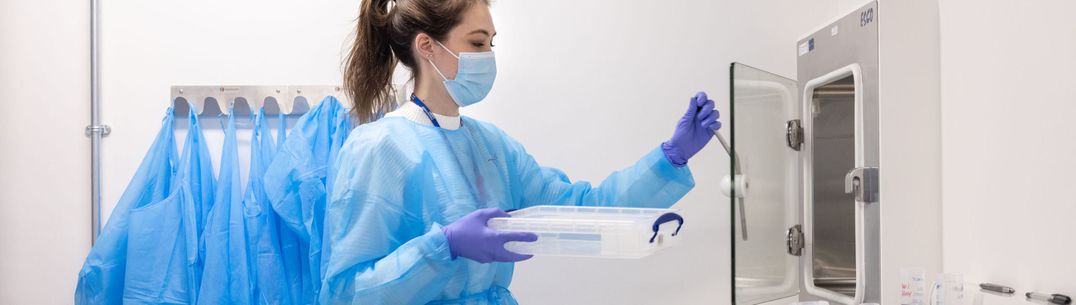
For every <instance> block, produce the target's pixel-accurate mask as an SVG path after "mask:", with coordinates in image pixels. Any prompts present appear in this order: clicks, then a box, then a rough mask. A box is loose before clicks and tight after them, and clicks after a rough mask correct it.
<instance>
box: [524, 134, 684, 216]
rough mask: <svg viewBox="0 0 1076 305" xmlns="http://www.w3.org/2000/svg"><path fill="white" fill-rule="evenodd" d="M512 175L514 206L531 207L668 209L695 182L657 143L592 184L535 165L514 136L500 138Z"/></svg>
mask: <svg viewBox="0 0 1076 305" xmlns="http://www.w3.org/2000/svg"><path fill="white" fill-rule="evenodd" d="M505 138H506V140H505V143H506V146H507V148H508V155H510V156H511V157H510V158H509V162H511V164H510V165H509V167H511V168H512V171H514V172H515V173H514V174H510V175H511V176H512V179H518V181H514V182H515V183H517V185H518V186H519V188H520V190H519V195H520V196H519V197H520V200H519V204H520V206H519V208H526V207H530V206H534V205H576V206H613V207H636V208H668V207H670V206H672V205H673V204H674V203H676V202H677V201H679V200H680V198H682V197H684V195H686V194H687V193H688V191H690V190H691V189H692V188H693V187H694V186H695V180H694V178H693V177H692V176H691V170H690V169H688V167H687V166H684V167H676V166H673V164H672V163H671V162H669V160H668V159H667V158H665V155H664V153H662V151H661V147H655V148H654V149H653V150H651V151H650V152H649V153H647V154H646V155H644V156H643V158H642V159H640V160H639V161H637V162H635V164H634V165H632V166H629V167H627V168H625V169H622V170H619V171H615V172H613V173H612V174H610V175H609V176H607V177H606V178H605V180H603V181H602V182H601V183H600V184H598V185H597V186H594V185H592V184H591V183H590V182H586V181H575V182H572V181H571V180H570V179H568V176H567V175H565V174H564V172H562V171H560V170H558V169H555V168H551V167H543V166H540V165H538V162H536V161H535V160H534V157H532V156H531V155H530V154H528V153H527V152H526V150H525V149H523V146H522V145H520V144H519V143H518V142H516V141H515V140H513V139H511V138H508V137H507V136H505Z"/></svg>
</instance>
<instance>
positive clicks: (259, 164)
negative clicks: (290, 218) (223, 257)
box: [243, 110, 298, 304]
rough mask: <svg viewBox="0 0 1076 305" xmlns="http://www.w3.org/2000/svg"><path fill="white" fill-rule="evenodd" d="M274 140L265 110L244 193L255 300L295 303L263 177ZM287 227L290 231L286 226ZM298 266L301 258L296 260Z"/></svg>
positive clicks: (259, 119)
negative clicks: (252, 262)
mask: <svg viewBox="0 0 1076 305" xmlns="http://www.w3.org/2000/svg"><path fill="white" fill-rule="evenodd" d="M275 149H276V143H274V140H273V137H272V135H271V134H270V133H269V128H268V126H267V124H266V122H265V112H264V110H262V111H259V113H258V115H257V117H255V118H254V126H253V130H252V132H251V140H250V178H248V179H247V190H246V194H245V195H244V196H243V208H244V210H245V214H246V217H247V219H246V224H247V234H249V237H248V238H249V241H250V247H251V252H252V255H253V256H254V265H253V267H254V269H253V273H254V279H255V283H254V287H255V289H254V300H255V303H257V304H293V303H292V302H293V299H292V297H291V290H290V286H289V285H290V284H291V283H289V282H288V274H287V270H286V267H285V266H286V263H287V262H285V261H284V254H283V250H282V247H281V246H282V244H281V239H280V238H281V235H280V229H281V228H280V227H279V226H278V225H279V220H278V219H277V216H276V212H274V211H273V208H272V206H271V205H270V204H269V199H268V198H266V196H265V185H264V184H263V183H262V176H263V175H264V174H265V170H266V168H268V167H269V162H271V161H272V156H273V154H274V153H275ZM284 230H288V229H287V228H284ZM294 263H295V264H296V265H297V264H298V261H295V262H294Z"/></svg>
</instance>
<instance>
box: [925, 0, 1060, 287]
mask: <svg viewBox="0 0 1076 305" xmlns="http://www.w3.org/2000/svg"><path fill="white" fill-rule="evenodd" d="M940 2H941V20H942V23H941V37H942V44H941V52H942V53H941V54H942V86H943V89H942V101H943V103H942V140H943V142H942V143H943V145H942V147H943V153H942V158H943V163H942V164H943V166H942V173H943V174H942V175H943V177H944V178H943V185H945V191H944V195H943V196H944V197H943V198H944V221H943V223H944V242H945V246H944V265H945V269H946V270H947V271H949V272H954V273H962V274H964V275H965V280H966V281H969V282H973V283H978V282H980V281H989V282H997V283H999V284H1007V285H1009V286H1013V287H1014V288H1016V289H1017V290H1018V291H1020V292H1025V291H1032V290H1035V291H1042V292H1048V293H1058V292H1061V293H1066V294H1068V295H1070V296H1076V278H1074V277H1073V274H1076V258H1074V257H1076V238H1073V237H1072V235H1071V234H1069V232H1071V231H1072V219H1073V215H1076V199H1073V195H1072V189H1073V185H1074V184H1076V182H1074V181H1076V179H1073V176H1072V173H1073V172H1076V142H1074V141H1072V140H1073V139H1074V137H1073V134H1072V132H1071V126H1072V120H1073V116H1074V115H1076V91H1073V90H1072V87H1073V84H1076V77H1074V76H1073V74H1072V73H1073V71H1076V56H1074V55H1076V21H1073V19H1072V17H1071V14H1070V13H1071V12H1072V11H1076V2H1072V1H1065V0H1038V1H970V0H941V1H940ZM986 301H987V304H1023V303H1024V301H1023V300H1022V298H1012V299H1004V298H996V297H995V298H987V300H986Z"/></svg>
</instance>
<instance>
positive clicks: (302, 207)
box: [264, 97, 351, 304]
mask: <svg viewBox="0 0 1076 305" xmlns="http://www.w3.org/2000/svg"><path fill="white" fill-rule="evenodd" d="M350 128H351V117H350V115H349V114H348V112H347V110H346V109H344V107H343V106H342V105H341V104H340V102H339V101H338V100H337V99H336V98H334V97H327V98H325V99H324V100H322V101H321V102H320V103H318V105H317V106H315V107H314V108H313V109H311V110H310V112H308V113H306V114H305V115H303V116H302V117H301V118H299V120H298V121H297V122H296V123H295V126H294V127H292V128H291V131H290V132H289V133H288V136H287V140H286V141H285V142H284V144H283V145H284V146H283V147H281V149H280V150H279V151H277V154H276V156H275V157H274V159H273V162H272V164H271V165H270V166H269V169H268V170H267V171H266V175H265V181H264V183H265V190H266V194H267V195H268V198H269V202H271V203H272V206H273V210H275V211H276V212H277V214H278V215H279V217H280V219H281V220H282V222H283V223H284V224H285V225H286V226H287V227H288V228H290V229H291V230H292V231H293V232H295V233H296V234H298V237H299V239H300V240H301V245H300V247H301V248H303V250H305V251H306V253H305V257H303V258H301V259H302V260H304V263H305V264H304V266H303V268H304V269H305V270H303V271H302V273H303V282H304V289H303V298H302V304H313V303H314V302H315V297H316V295H317V293H318V289H319V287H320V283H321V277H322V275H323V273H324V267H323V264H322V260H323V258H324V257H325V255H326V254H325V253H323V252H324V251H323V245H322V233H323V230H322V225H323V224H322V223H323V222H324V219H325V201H326V198H327V194H328V190H329V187H328V186H327V185H326V181H331V179H332V177H330V173H331V171H330V169H331V168H333V164H334V161H335V159H336V155H337V153H338V151H339V148H340V146H341V145H343V143H344V140H345V139H346V137H347V135H348V132H349V131H350Z"/></svg>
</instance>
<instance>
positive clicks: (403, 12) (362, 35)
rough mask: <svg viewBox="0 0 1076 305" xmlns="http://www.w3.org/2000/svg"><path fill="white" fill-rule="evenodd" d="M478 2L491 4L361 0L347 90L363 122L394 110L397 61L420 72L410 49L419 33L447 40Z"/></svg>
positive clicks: (346, 71)
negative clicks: (391, 96)
mask: <svg viewBox="0 0 1076 305" xmlns="http://www.w3.org/2000/svg"><path fill="white" fill-rule="evenodd" d="M478 2H481V3H483V4H486V5H488V4H489V1H488V0H362V3H361V4H360V11H359V20H358V26H357V27H356V30H355V43H354V44H353V45H352V46H351V52H350V53H349V54H348V56H347V59H346V60H345V67H344V88H345V89H347V92H348V95H349V96H350V97H351V100H352V102H353V103H354V105H355V106H354V107H353V108H352V109H351V111H352V114H353V115H354V116H356V117H357V118H358V119H359V123H368V122H371V121H373V120H374V119H375V116H374V114H375V113H376V112H385V111H389V110H391V109H393V108H395V106H396V105H395V101H393V100H391V99H390V98H389V93H390V90H391V86H392V83H391V82H392V72H393V71H394V70H395V69H396V63H397V62H400V63H403V64H404V66H407V67H408V68H410V69H411V71H414V72H415V74H417V73H418V66H417V65H416V62H415V58H414V57H413V56H412V53H411V44H412V42H414V41H415V36H417V35H418V34H419V33H426V34H427V35H430V37H433V39H436V40H443V39H445V36H447V35H448V31H449V30H451V29H452V28H453V27H455V26H456V25H457V24H459V23H460V19H461V16H462V14H463V12H464V11H466V10H467V9H469V8H470V7H471V5H473V4H474V3H478ZM412 77H413V76H412Z"/></svg>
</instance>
